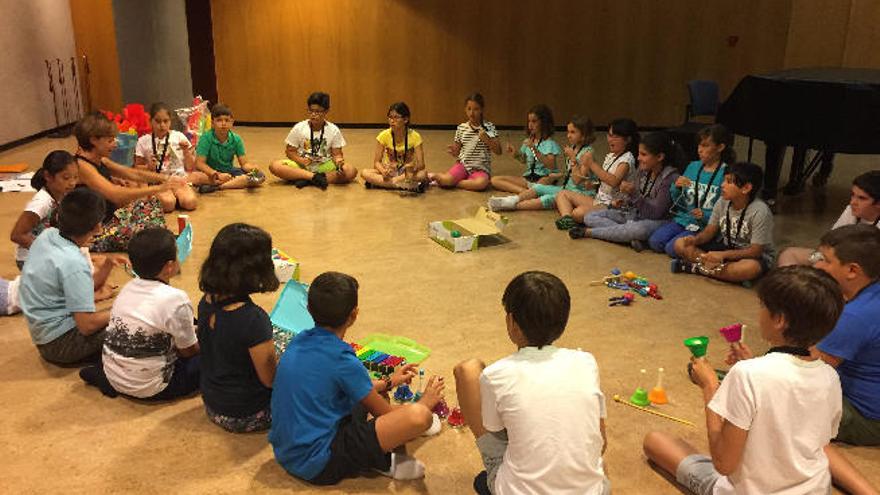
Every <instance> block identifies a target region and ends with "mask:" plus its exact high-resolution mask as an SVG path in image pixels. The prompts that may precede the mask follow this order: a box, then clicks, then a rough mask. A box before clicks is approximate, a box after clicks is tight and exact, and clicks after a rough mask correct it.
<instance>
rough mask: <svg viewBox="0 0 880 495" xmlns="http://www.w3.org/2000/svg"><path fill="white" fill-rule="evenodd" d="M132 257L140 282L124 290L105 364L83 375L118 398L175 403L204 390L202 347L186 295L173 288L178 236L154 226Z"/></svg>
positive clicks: (133, 247)
mask: <svg viewBox="0 0 880 495" xmlns="http://www.w3.org/2000/svg"><path fill="white" fill-rule="evenodd" d="M128 256H129V258H130V259H131V265H132V268H133V269H134V271H135V273H137V274H138V278H136V279H134V280H132V281H131V282H129V283H128V284H126V285H125V287H123V288H122V290H121V291H120V292H119V296H117V297H116V301H114V303H113V309H111V311H110V323H109V325H107V334H106V336H105V338H104V350H103V356H102V361H103V364H102V365H98V366H91V367H89V368H84V369H83V370H81V371H80V377H81V378H82V379H83V380H84V381H85V382H86V383H88V384H90V385H94V386H96V387H98V388H99V389H101V392H103V393H104V394H105V395H107V396H110V397H115V396H116V395H117V393H122V394H125V395H128V396H130V397H136V398H139V399H147V400H171V399H175V398H178V397H183V396H187V395H190V394H192V393H193V392H195V391H197V390H198V389H199V357H198V355H197V354H198V353H199V343H198V339H197V338H196V332H195V326H194V323H193V308H192V304H191V303H190V300H189V296H187V294H186V292H184V291H182V290H180V289H176V288H174V287H171V286H170V285H169V280H170V279H171V277H173V276H175V275H177V274H178V273H179V272H180V263H179V262H178V261H177V245H176V242H175V239H174V235H173V234H171V232H169V231H168V230H166V229H164V228H149V229H145V230H142V231H140V232H138V233H137V234H135V235H134V237H133V238H132V239H131V242H130V243H129V245H128Z"/></svg>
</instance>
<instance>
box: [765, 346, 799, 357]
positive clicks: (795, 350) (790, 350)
mask: <svg viewBox="0 0 880 495" xmlns="http://www.w3.org/2000/svg"><path fill="white" fill-rule="evenodd" d="M771 352H781V353H783V354H791V355H792V356H803V357H807V356H809V355H810V350H809V349H807V348H805V347H798V346H795V345H780V346H776V347H771V348H770V350H769V351H767V354H770V353H771Z"/></svg>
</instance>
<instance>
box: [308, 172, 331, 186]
mask: <svg viewBox="0 0 880 495" xmlns="http://www.w3.org/2000/svg"><path fill="white" fill-rule="evenodd" d="M311 184H313V185H315V187H320V188H321V190H322V191H323V190H326V189H327V174H325V173H323V172H317V173H316V174H315V175H313V176H312V180H311Z"/></svg>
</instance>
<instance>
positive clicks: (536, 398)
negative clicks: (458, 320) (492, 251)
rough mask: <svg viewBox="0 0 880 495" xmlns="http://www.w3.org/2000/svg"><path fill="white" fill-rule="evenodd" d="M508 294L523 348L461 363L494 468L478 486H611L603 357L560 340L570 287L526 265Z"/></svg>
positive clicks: (511, 328) (587, 489) (458, 375)
mask: <svg viewBox="0 0 880 495" xmlns="http://www.w3.org/2000/svg"><path fill="white" fill-rule="evenodd" d="M502 303H503V304H504V309H505V312H506V313H507V316H506V320H505V321H506V323H507V335H508V337H509V338H510V340H511V342H513V343H514V345H516V347H517V351H516V352H515V353H514V354H511V355H510V356H508V357H506V358H504V359H501V360H499V361H497V362H495V363H493V364H491V365H490V366H488V367H487V366H486V365H485V364H483V362H482V361H479V360H477V359H471V360H468V361H464V362H462V363H460V364H458V365H457V366H456V367H455V383H456V390H457V392H458V402H459V404H460V406H461V411H462V414H463V415H464V418H465V422H466V423H467V424H468V426H469V427H470V429H471V432H472V433H473V434H474V437H475V438H476V440H477V448H478V449H479V451H480V455H481V456H482V458H483V464H484V466H485V467H486V470H485V471H483V472H482V473H480V474H479V475H477V478H476V479H475V480H474V488H475V489H476V490H477V493H491V494H494V495H503V494H519V493H553V494H566V493H571V494H607V493H610V484H609V482H608V479H607V478H606V477H605V472H604V469H603V467H602V453H603V452H604V451H605V444H606V442H605V396H604V395H603V394H602V391H601V390H600V389H599V369H598V367H597V365H596V360H595V358H593V356H592V355H591V354H590V353H588V352H582V351H574V350H571V349H562V348H558V347H554V346H553V345H551V344H552V343H553V342H554V341H555V340H556V339H558V338H559V336H560V335H562V332H563V331H564V330H565V325H566V323H567V322H568V314H569V309H570V307H571V297H570V296H569V293H568V289H567V288H566V287H565V284H563V283H562V281H561V280H559V279H558V278H557V277H555V276H553V275H551V274H549V273H545V272H537V271H535V272H525V273H522V274H520V275H518V276H517V277H516V278H514V279H513V280H512V281H511V282H510V284H508V286H507V289H506V290H505V291H504V297H503V298H502ZM548 404H553V407H547V405H548Z"/></svg>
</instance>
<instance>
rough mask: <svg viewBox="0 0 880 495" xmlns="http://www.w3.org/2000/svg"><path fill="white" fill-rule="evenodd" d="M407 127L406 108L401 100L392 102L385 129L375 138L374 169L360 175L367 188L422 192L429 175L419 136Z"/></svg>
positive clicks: (366, 170)
mask: <svg viewBox="0 0 880 495" xmlns="http://www.w3.org/2000/svg"><path fill="white" fill-rule="evenodd" d="M409 126H410V111H409V106H407V104H406V103H404V102H402V101H398V102H396V103H392V104H391V106H390V107H389V108H388V129H385V130H384V131H382V132H380V133H379V135H378V136H376V150H375V151H374V152H373V168H368V169H365V170H364V171H363V172H361V177H363V179H364V186H366V188H367V189H370V188H373V187H379V188H382V189H400V190H406V191H411V192H416V193H423V192H425V189H426V187H427V185H428V172H427V171H426V170H425V150H424V147H423V146H422V136H421V134H419V133H418V132H417V131H415V130H414V129H410V127H409Z"/></svg>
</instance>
